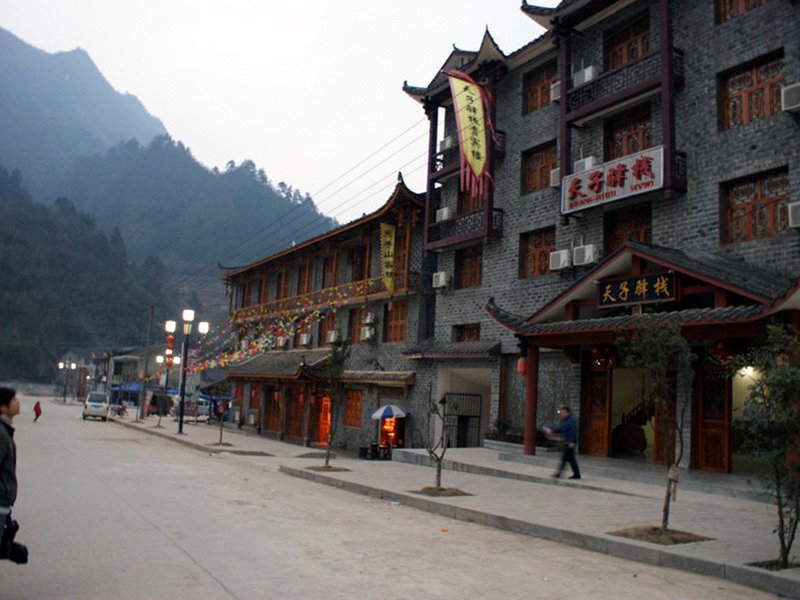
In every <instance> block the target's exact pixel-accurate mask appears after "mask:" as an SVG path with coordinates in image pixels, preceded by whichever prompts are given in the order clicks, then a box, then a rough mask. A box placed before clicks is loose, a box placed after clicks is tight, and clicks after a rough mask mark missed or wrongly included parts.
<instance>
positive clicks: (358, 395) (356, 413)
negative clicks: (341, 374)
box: [344, 389, 364, 429]
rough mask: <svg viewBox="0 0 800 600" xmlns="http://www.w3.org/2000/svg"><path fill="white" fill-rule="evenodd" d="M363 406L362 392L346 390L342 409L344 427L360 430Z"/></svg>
mask: <svg viewBox="0 0 800 600" xmlns="http://www.w3.org/2000/svg"><path fill="white" fill-rule="evenodd" d="M363 406H364V391H363V390H350V389H349V390H347V391H346V396H345V408H344V426H345V427H354V428H357V429H360V428H361V420H362V418H363V417H362V411H363Z"/></svg>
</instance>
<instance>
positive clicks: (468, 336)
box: [453, 323, 481, 342]
mask: <svg viewBox="0 0 800 600" xmlns="http://www.w3.org/2000/svg"><path fill="white" fill-rule="evenodd" d="M453 341H454V342H479V341H481V324H480V323H462V324H460V325H453Z"/></svg>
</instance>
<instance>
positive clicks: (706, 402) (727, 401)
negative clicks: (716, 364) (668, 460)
mask: <svg viewBox="0 0 800 600" xmlns="http://www.w3.org/2000/svg"><path fill="white" fill-rule="evenodd" d="M698 387H699V389H698V394H697V466H698V467H699V468H700V469H705V470H708V471H719V472H722V473H727V472H729V471H730V468H731V449H730V422H731V414H730V410H731V393H730V392H731V382H730V377H728V374H727V373H726V372H725V371H724V370H722V369H719V368H713V367H712V368H708V367H706V368H704V369H702V370H701V372H700V385H699V386H698Z"/></svg>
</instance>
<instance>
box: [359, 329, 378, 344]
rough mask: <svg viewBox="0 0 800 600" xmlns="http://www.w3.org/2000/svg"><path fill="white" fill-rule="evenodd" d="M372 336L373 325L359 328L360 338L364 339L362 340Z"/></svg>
mask: <svg viewBox="0 0 800 600" xmlns="http://www.w3.org/2000/svg"><path fill="white" fill-rule="evenodd" d="M374 337H375V328H374V327H362V328H361V339H362V340H364V341H366V340H371V339H372V338H374Z"/></svg>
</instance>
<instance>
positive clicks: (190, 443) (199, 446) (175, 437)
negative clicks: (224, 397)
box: [108, 417, 231, 454]
mask: <svg viewBox="0 0 800 600" xmlns="http://www.w3.org/2000/svg"><path fill="white" fill-rule="evenodd" d="M108 420H109V421H110V422H112V423H116V424H117V425H122V426H123V427H127V428H128V429H133V430H135V431H141V432H142V433H146V434H147V435H154V436H157V437H160V438H162V439H166V440H170V441H172V442H176V443H178V444H183V445H184V446H189V447H190V448H194V449H195V450H202V451H203V452H208V453H210V454H219V453H220V452H231V450H230V449H225V448H212V447H209V446H205V445H203V444H199V443H197V442H193V441H192V440H190V439H186V438H183V437H180V436H179V435H178V434H177V433H176V434H174V435H167V434H166V433H162V432H160V431H151V428H148V427H140V426H139V425H134V424H133V423H128V422H126V421H123V420H120V419H116V418H114V417H109V418H108Z"/></svg>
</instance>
